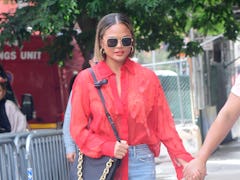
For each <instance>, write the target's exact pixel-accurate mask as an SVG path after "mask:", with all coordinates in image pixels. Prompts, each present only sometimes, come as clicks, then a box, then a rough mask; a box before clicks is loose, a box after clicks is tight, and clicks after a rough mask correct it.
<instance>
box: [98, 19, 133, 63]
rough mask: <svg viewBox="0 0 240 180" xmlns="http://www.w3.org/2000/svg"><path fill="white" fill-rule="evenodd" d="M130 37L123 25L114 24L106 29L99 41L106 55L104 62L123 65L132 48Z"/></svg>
mask: <svg viewBox="0 0 240 180" xmlns="http://www.w3.org/2000/svg"><path fill="white" fill-rule="evenodd" d="M132 41H133V39H132V35H131V32H130V31H129V29H128V28H127V27H126V26H125V25H124V24H114V25H113V26H111V27H110V28H108V29H107V30H106V31H105V33H104V35H103V38H102V40H101V47H102V48H103V49H104V51H105V53H106V61H115V62H118V63H124V61H125V60H126V58H127V57H128V56H129V53H130V51H131V47H132Z"/></svg>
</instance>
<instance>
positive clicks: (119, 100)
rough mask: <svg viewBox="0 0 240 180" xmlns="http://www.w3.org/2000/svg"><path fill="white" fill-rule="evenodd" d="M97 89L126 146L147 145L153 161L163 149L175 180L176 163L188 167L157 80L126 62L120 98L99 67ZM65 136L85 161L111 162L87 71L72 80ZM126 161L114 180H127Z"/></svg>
mask: <svg viewBox="0 0 240 180" xmlns="http://www.w3.org/2000/svg"><path fill="white" fill-rule="evenodd" d="M93 70H94V72H95V74H96V76H97V79H98V80H102V79H107V80H108V83H107V84H105V85H103V86H102V88H101V89H102V92H103V95H104V98H105V101H106V106H107V109H108V111H109V113H110V114H111V116H112V118H113V120H114V122H115V125H116V127H117V130H118V132H119V134H120V137H121V139H122V140H126V141H127V142H128V144H129V145H132V146H134V145H138V144H147V145H148V146H149V148H150V149H151V150H152V152H153V153H154V155H155V156H158V155H159V152H160V143H163V144H164V145H165V146H166V147H167V149H168V152H169V155H170V157H171V159H172V161H173V164H174V166H175V169H176V172H177V176H178V178H181V177H182V167H179V166H177V164H176V158H181V159H184V160H185V161H190V160H191V159H192V156H191V155H190V154H189V153H187V152H186V150H185V149H184V147H183V144H182V141H181V139H180V137H179V135H178V133H177V131H176V129H175V124H174V121H173V119H172V115H171V112H170V109H169V106H168V104H167V101H166V98H165V96H164V92H163V89H162V87H161V84H160V81H159V79H158V78H157V76H156V75H155V74H154V72H152V71H151V70H149V69H147V68H144V67H142V66H141V65H140V64H138V63H135V62H134V61H131V60H130V59H127V60H126V62H125V64H124V65H123V66H122V68H121V95H119V94H118V91H117V84H116V75H115V74H114V73H113V72H112V71H111V69H110V68H109V67H108V66H107V64H106V63H105V62H104V61H101V62H99V63H98V64H97V65H95V66H94V67H93ZM70 131H71V135H72V137H73V139H74V141H75V142H76V144H77V146H78V147H79V148H80V150H81V151H82V152H83V153H84V154H86V155H88V156H90V157H100V156H102V155H108V156H113V155H114V145H115V142H116V138H115V136H114V133H113V130H112V129H111V126H110V124H109V122H108V120H107V118H106V115H105V113H104V109H103V105H102V102H101V100H100V97H99V95H98V93H97V90H96V88H95V87H94V85H93V79H92V76H91V74H90V73H89V71H88V70H83V71H81V72H80V73H79V75H78V76H77V78H76V79H75V82H74V85H73V89H72V112H71V125H70ZM127 162H128V158H127V156H126V157H125V158H123V162H122V165H121V168H119V171H118V175H117V177H116V179H128V176H127V174H128V165H127Z"/></svg>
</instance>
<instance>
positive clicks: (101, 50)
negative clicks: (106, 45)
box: [100, 48, 105, 57]
mask: <svg viewBox="0 0 240 180" xmlns="http://www.w3.org/2000/svg"><path fill="white" fill-rule="evenodd" d="M100 53H101V55H102V57H104V55H105V51H104V49H103V48H101V49H100Z"/></svg>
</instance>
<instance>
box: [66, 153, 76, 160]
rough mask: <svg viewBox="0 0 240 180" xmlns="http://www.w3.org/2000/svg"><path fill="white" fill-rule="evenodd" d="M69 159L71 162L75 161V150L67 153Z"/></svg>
mask: <svg viewBox="0 0 240 180" xmlns="http://www.w3.org/2000/svg"><path fill="white" fill-rule="evenodd" d="M66 156H67V160H68V161H69V162H71V163H73V162H74V159H75V158H76V153H75V152H72V153H68V154H67V155H66Z"/></svg>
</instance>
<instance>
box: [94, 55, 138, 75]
mask: <svg viewBox="0 0 240 180" xmlns="http://www.w3.org/2000/svg"><path fill="white" fill-rule="evenodd" d="M134 63H135V62H133V61H132V60H131V59H129V58H128V59H127V60H126V61H125V63H124V64H123V66H122V67H121V68H122V70H123V71H126V70H127V71H128V72H130V73H132V74H135V69H134ZM97 66H98V70H99V73H100V75H101V76H102V78H106V77H108V76H111V75H112V74H113V72H112V70H111V69H110V68H109V67H108V65H107V64H106V62H105V61H100V62H99V63H98V64H97Z"/></svg>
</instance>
